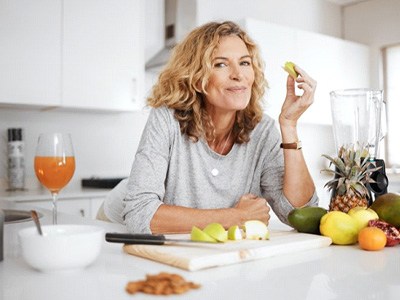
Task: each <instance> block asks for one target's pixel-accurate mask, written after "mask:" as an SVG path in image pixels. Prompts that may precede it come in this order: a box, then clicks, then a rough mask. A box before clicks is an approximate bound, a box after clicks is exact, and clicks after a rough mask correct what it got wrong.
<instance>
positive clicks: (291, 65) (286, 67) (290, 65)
mask: <svg viewBox="0 0 400 300" xmlns="http://www.w3.org/2000/svg"><path fill="white" fill-rule="evenodd" d="M294 66H295V64H294V63H293V62H291V61H287V62H286V63H285V65H284V66H283V69H284V70H285V71H286V72H288V73H289V75H290V76H292V77H293V79H296V78H297V76H299V73H297V72H296V70H295V69H294Z"/></svg>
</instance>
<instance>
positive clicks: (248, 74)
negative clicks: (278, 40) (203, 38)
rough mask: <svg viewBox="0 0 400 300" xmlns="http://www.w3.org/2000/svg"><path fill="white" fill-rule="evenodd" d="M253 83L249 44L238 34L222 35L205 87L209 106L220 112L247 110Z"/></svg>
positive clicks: (210, 108)
mask: <svg viewBox="0 0 400 300" xmlns="http://www.w3.org/2000/svg"><path fill="white" fill-rule="evenodd" d="M253 82H254V70H253V64H252V59H251V56H250V54H249V51H248V50H247V47H246V44H245V43H244V42H243V41H242V40H241V39H240V38H239V37H238V36H236V35H232V36H226V37H222V38H221V39H220V41H219V45H218V47H217V49H216V50H215V52H214V55H213V58H212V70H211V74H210V78H209V81H208V84H207V87H206V91H207V95H206V102H207V109H208V110H212V111H219V112H223V111H238V110H243V109H245V108H246V106H247V104H248V103H249V101H250V97H251V88H252V85H253Z"/></svg>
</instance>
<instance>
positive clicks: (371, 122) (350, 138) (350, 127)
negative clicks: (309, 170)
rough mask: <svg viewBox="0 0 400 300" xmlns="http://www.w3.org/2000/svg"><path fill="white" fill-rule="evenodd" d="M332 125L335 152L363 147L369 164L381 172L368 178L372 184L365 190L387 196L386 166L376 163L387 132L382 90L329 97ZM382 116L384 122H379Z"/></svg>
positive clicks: (380, 161)
mask: <svg viewBox="0 0 400 300" xmlns="http://www.w3.org/2000/svg"><path fill="white" fill-rule="evenodd" d="M330 96H331V110H332V122H333V135H334V139H335V147H336V150H337V151H339V148H340V147H341V146H351V145H354V146H357V145H360V146H365V147H367V148H368V151H369V155H370V160H371V161H374V163H375V165H376V166H377V167H381V169H380V170H378V171H375V172H374V173H373V174H372V175H371V178H372V179H374V180H375V183H371V184H369V186H368V189H369V190H370V192H373V193H374V194H375V196H377V195H381V194H385V193H387V186H388V179H387V177H386V173H385V164H384V161H383V160H382V159H378V158H377V157H378V155H379V142H380V141H381V140H382V139H383V137H384V132H383V129H386V126H385V123H384V122H382V119H384V120H386V118H385V116H386V114H385V113H386V106H385V102H384V101H383V91H382V90H371V89H348V90H337V91H332V92H331V93H330ZM382 115H383V116H384V118H382Z"/></svg>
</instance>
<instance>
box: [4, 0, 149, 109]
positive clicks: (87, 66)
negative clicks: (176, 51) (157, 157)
mask: <svg viewBox="0 0 400 300" xmlns="http://www.w3.org/2000/svg"><path fill="white" fill-rule="evenodd" d="M143 12H144V2H143V0H138V1H130V0H116V1H96V0H85V1H79V0H37V1H27V0H15V1H9V0H0V44H1V47H0V66H1V67H0V104H3V105H12V106H13V105H17V106H18V105H20V106H21V105H29V106H33V107H39V108H44V107H60V108H65V109H89V110H102V111H104V110H106V111H133V110H136V109H138V108H141V107H142V103H143V99H142V98H143V96H142V95H143V89H144V88H143V87H144V49H143V47H141V46H138V45H141V44H143V40H144V34H143V32H144V30H143V28H142V26H143V23H144V22H143V18H144V14H143Z"/></svg>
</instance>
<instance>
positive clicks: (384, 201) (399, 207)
mask: <svg viewBox="0 0 400 300" xmlns="http://www.w3.org/2000/svg"><path fill="white" fill-rule="evenodd" d="M370 208H371V209H372V210H374V211H375V212H376V213H377V214H378V216H379V219H381V220H383V221H385V222H387V223H389V224H391V225H393V226H394V227H397V228H399V227H400V195H399V194H394V193H387V194H384V195H381V196H379V197H378V198H377V199H376V200H375V201H374V202H373V203H372V205H371V206H370Z"/></svg>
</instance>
